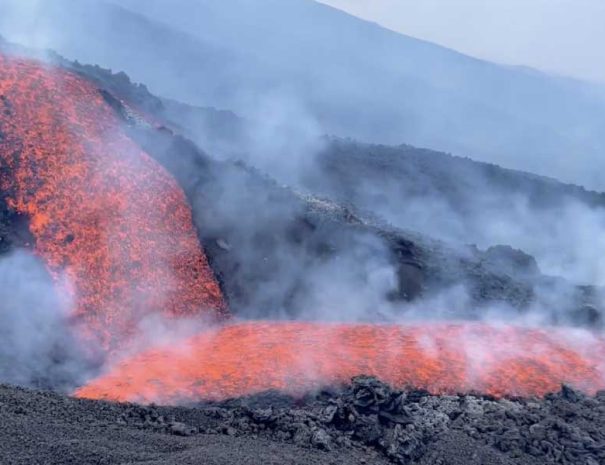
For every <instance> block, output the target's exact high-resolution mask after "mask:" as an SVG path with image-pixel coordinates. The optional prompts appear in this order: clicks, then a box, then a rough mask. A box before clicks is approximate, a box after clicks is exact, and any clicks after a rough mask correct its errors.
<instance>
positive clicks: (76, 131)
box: [0, 54, 225, 349]
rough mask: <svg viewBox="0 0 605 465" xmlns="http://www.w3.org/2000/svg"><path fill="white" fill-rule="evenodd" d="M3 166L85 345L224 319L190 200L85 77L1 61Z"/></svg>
mask: <svg viewBox="0 0 605 465" xmlns="http://www.w3.org/2000/svg"><path fill="white" fill-rule="evenodd" d="M0 164H1V167H2V171H1V172H0V174H1V178H0V187H1V188H2V190H3V191H4V192H5V193H7V194H8V204H9V206H10V207H12V208H13V209H15V210H16V211H17V212H19V213H21V214H23V215H26V216H27V217H28V218H29V221H30V230H31V232H32V233H33V236H34V237H35V241H36V243H35V249H36V252H37V253H38V254H39V255H40V256H41V257H43V259H44V260H45V261H46V263H47V265H48V268H49V270H50V271H51V273H52V274H53V276H55V278H57V280H58V279H59V277H61V278H67V279H66V280H65V281H67V282H69V283H70V285H69V289H68V290H69V293H70V294H71V295H72V297H73V299H74V301H75V309H74V321H75V322H76V323H78V326H79V327H80V328H81V332H82V333H83V336H84V338H85V339H87V338H88V339H89V340H91V339H92V340H94V341H96V342H97V343H99V344H100V345H101V346H103V347H104V348H106V349H108V348H114V347H118V346H120V344H121V343H122V342H124V341H126V340H127V339H128V338H130V337H131V336H132V334H133V333H134V331H135V329H136V325H137V323H138V322H139V321H140V320H141V319H142V318H144V317H145V316H147V315H151V314H163V315H167V316H171V317H174V316H187V315H190V316H194V315H199V314H200V312H201V311H202V310H203V311H207V312H209V313H210V314H221V313H223V312H224V311H225V305H224V303H223V300H222V296H221V293H220V289H219V287H218V284H217V282H216V280H215V278H214V276H213V274H212V271H211V270H210V267H209V266H208V263H207V261H206V258H205V255H204V253H203V251H202V249H201V247H200V243H199V241H198V239H197V236H196V234H195V230H194V228H193V225H192V218H191V211H190V209H189V206H188V204H187V201H186V198H185V196H184V193H183V192H182V190H181V189H180V187H179V186H178V185H177V183H176V182H175V180H174V179H172V178H171V177H170V176H169V175H168V173H167V172H165V170H164V169H163V168H162V167H161V166H160V165H158V164H157V163H156V162H155V161H154V160H152V159H151V158H150V157H149V156H148V155H147V154H146V153H144V152H143V151H141V149H140V148H139V147H138V146H137V145H136V144H135V143H134V142H133V141H132V140H131V139H129V137H128V136H127V135H126V133H125V132H124V130H123V128H122V126H121V121H120V120H119V118H118V117H117V116H116V114H115V113H114V111H113V110H112V108H111V107H110V106H109V105H108V104H107V103H106V101H105V100H104V99H103V97H102V96H101V94H100V92H99V90H98V89H97V88H96V87H95V86H94V85H93V84H91V83H90V82H89V81H87V80H86V79H85V78H83V77H81V76H78V75H76V74H75V73H72V72H69V71H67V70H64V69H61V68H58V67H51V66H46V65H44V64H42V63H40V62H37V61H34V60H29V59H22V58H17V57H13V56H8V55H2V54H0ZM61 281H64V280H63V279H61Z"/></svg>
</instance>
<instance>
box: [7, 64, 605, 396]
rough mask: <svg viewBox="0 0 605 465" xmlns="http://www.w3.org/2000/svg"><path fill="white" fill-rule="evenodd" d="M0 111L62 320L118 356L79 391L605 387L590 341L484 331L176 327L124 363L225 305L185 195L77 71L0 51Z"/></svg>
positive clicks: (598, 352) (18, 204) (513, 391)
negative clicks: (151, 332)
mask: <svg viewBox="0 0 605 465" xmlns="http://www.w3.org/2000/svg"><path fill="white" fill-rule="evenodd" d="M0 114H1V116H0V131H1V134H2V137H1V139H0V161H1V162H2V178H1V183H2V189H3V190H4V191H5V192H6V193H7V194H8V201H9V205H10V206H11V207H12V208H13V209H15V210H16V211H17V212H18V213H20V214H22V215H25V216H27V217H28V218H29V220H30V230H31V232H32V233H33V235H34V237H35V239H36V247H35V250H36V253H37V254H38V255H39V256H41V257H42V258H43V259H44V261H45V262H46V264H47V267H48V269H49V270H50V272H51V274H53V276H54V277H55V280H56V282H57V286H58V287H59V289H60V290H62V291H63V292H66V293H67V294H68V295H69V296H70V297H71V298H72V299H73V302H74V307H73V309H72V310H71V314H70V319H71V321H70V324H69V328H70V329H71V330H72V331H73V332H74V333H75V334H76V335H78V336H79V339H80V340H81V341H82V342H81V343H82V344H84V346H83V347H84V348H92V349H94V348H96V347H97V346H101V347H102V348H104V349H109V350H111V351H112V352H113V354H114V355H115V357H117V358H118V359H119V358H122V360H121V361H120V362H118V363H117V364H114V365H108V366H107V367H106V372H107V374H106V375H104V376H102V377H101V378H99V379H97V380H96V381H92V382H91V383H90V384H88V385H87V386H84V387H82V388H81V389H80V390H78V392H77V394H78V395H80V396H83V397H92V398H108V399H114V400H139V401H145V402H149V401H157V402H166V403H177V402H183V401H195V400H201V399H204V398H210V399H221V398H225V397H230V396H236V395H244V394H250V393H254V392H259V391H262V390H265V389H282V390H284V391H286V392H291V393H302V392H304V391H305V390H308V389H313V388H316V387H318V386H321V385H323V384H338V383H344V382H346V381H347V380H348V379H349V378H350V377H351V376H355V375H358V374H374V375H377V376H379V377H381V378H383V379H384V380H385V381H388V382H391V383H393V384H394V385H397V386H407V385H411V386H414V387H424V388H427V389H429V390H431V391H432V392H435V393H444V392H457V391H469V390H479V391H482V392H488V393H492V394H494V395H540V394H544V393H545V392H548V391H551V390H556V389H557V388H558V386H559V384H560V383H562V382H567V383H569V384H572V385H574V386H576V387H578V388H580V389H584V390H586V391H588V392H594V391H595V390H597V389H599V388H601V387H604V386H605V378H604V373H605V372H604V367H603V362H602V360H603V359H604V357H603V356H604V355H605V346H604V343H603V340H602V339H600V338H598V337H596V336H592V335H591V334H589V333H587V332H584V333H581V334H576V333H569V332H564V331H546V330H528V329H520V328H515V327H493V326H487V325H470V324H467V325H464V324H459V325H446V324H439V325H428V324H424V325H417V326H395V325H393V326H379V325H369V324H368V325H347V324H327V323H324V324H321V323H268V322H266V323H241V324H229V325H227V326H224V327H222V328H219V329H216V330H212V331H205V332H201V333H199V334H197V335H194V336H192V337H189V338H187V339H180V338H178V337H177V336H178V335H172V336H173V337H169V338H168V339H167V340H169V341H170V342H169V343H168V344H166V343H165V340H164V341H158V340H147V341H146V342H147V345H148V347H146V348H144V350H142V351H141V352H140V353H139V354H135V355H134V356H132V355H131V354H130V352H131V350H132V347H131V346H130V345H131V344H132V342H133V341H134V340H136V336H137V330H138V329H140V327H141V325H142V324H143V323H144V322H147V323H148V322H149V321H150V320H149V318H148V317H149V316H154V315H162V316H166V317H168V318H170V319H172V320H174V321H176V322H177V323H178V322H184V321H185V322H188V321H191V320H195V321H199V320H203V318H204V316H205V315H208V314H210V315H214V316H224V315H225V314H226V307H225V303H224V301H223V297H222V295H221V292H220V289H219V287H218V284H217V282H216V280H215V278H214V276H213V274H212V272H211V270H210V267H209V266H208V263H207V260H206V257H205V255H204V252H203V250H202V248H201V245H200V243H199V241H198V239H197V237H196V234H195V230H194V227H193V224H192V216H191V212H190V209H189V207H188V205H187V202H186V199H185V196H184V194H183V192H182V191H181V189H180V188H179V186H178V185H177V183H176V181H175V180H174V179H172V178H171V177H170V176H169V175H168V174H167V173H166V171H164V169H163V168H161V167H160V166H159V165H158V164H157V163H156V162H154V161H153V160H152V159H151V158H150V157H149V156H148V155H147V154H146V153H145V152H143V151H142V150H141V149H140V147H139V146H137V145H136V144H135V143H134V142H133V141H132V140H131V139H130V138H129V137H128V136H127V135H126V133H125V132H124V131H123V129H122V128H121V122H120V120H119V119H118V118H117V116H116V114H115V113H114V110H113V108H112V107H111V106H110V105H109V104H108V103H107V101H106V99H105V98H104V97H103V95H102V94H101V93H100V92H99V91H98V89H97V88H96V87H95V86H93V85H92V84H91V83H90V82H88V81H87V80H86V79H85V78H83V77H81V76H78V75H76V74H74V73H71V72H68V71H66V70H63V69H60V68H57V67H52V66H45V65H43V64H41V63H39V62H35V61H32V60H29V59H23V58H15V57H11V56H7V55H0ZM200 208H203V205H202V206H200ZM354 265H355V261H353V262H352V264H351V266H354ZM330 270H331V273H332V275H334V276H336V274H337V270H332V269H330ZM326 274H327V273H326ZM59 277H61V279H60V280H59ZM63 277H65V279H66V282H67V284H63V283H64V280H63ZM318 278H319V277H318ZM322 279H323V275H322ZM325 282H326V283H330V282H331V281H329V280H328V281H325ZM332 283H333V281H332ZM348 289H349V288H348V287H347V291H348ZM343 293H344V291H343V292H337V293H336V295H343ZM355 295H356V296H359V295H361V294H360V293H358V294H355ZM353 300H354V299H351V301H353ZM345 310H346V309H344V310H343V312H344V311H345ZM5 311H10V309H9V308H6V309H5ZM32 315H33V314H32ZM572 336H578V337H572ZM129 346H130V347H129ZM113 360H116V358H114V359H113Z"/></svg>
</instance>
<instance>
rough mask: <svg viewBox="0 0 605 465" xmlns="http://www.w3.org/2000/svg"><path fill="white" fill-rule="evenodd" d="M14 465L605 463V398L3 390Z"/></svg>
mask: <svg viewBox="0 0 605 465" xmlns="http://www.w3.org/2000/svg"><path fill="white" fill-rule="evenodd" d="M0 418H2V421H0V457H1V458H2V460H1V463H2V464H7V465H8V464H10V465H13V464H28V465H29V464H82V465H84V464H118V463H119V464H127V463H129V464H131V463H146V464H160V463H161V464H173V463H174V464H189V463H191V464H193V463H196V464H197V463H205V464H228V463H250V464H252V463H254V464H256V463H276V464H277V463H289V464H316V463H317V464H320V463H321V464H324V463H325V464H345V463H360V464H362V463H368V464H370V463H372V464H382V463H385V464H386V463H397V464H425V465H428V464H441V465H446V464H452V465H453V464H477V465H480V464H481V465H489V464H511V465H512V464H528V465H529V464H574V465H581V464H585V465H599V464H603V463H605V393H600V394H599V395H597V396H596V397H587V396H584V395H583V394H580V393H578V392H576V391H574V390H572V389H569V388H567V387H563V388H562V390H561V391H560V392H559V393H556V394H552V395H549V396H546V398H544V399H533V400H514V399H513V400H494V399H490V398H486V397H478V396H431V395H429V394H427V393H426V392H423V391H407V392H401V391H396V390H393V389H391V388H390V387H389V386H387V385H385V384H383V383H381V382H379V381H377V380H376V379H374V378H369V377H358V378H355V379H354V380H353V381H352V383H351V385H350V386H348V387H347V388H345V389H342V390H338V391H322V392H319V393H317V394H314V395H313V396H309V397H308V398H306V399H302V400H300V399H298V400H296V399H292V398H289V397H286V396H283V395H280V394H277V393H267V394H263V395H258V396H254V397H249V398H244V399H236V400H231V401H228V402H223V403H218V404H204V405H197V406H192V407H179V408H175V407H158V406H140V405H133V404H113V403H106V402H97V401H86V400H77V399H71V398H68V397H64V396H61V395H58V394H54V393H47V392H36V391H29V390H25V389H21V388H15V387H9V386H2V387H0Z"/></svg>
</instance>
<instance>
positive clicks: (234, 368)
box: [77, 322, 605, 403]
mask: <svg viewBox="0 0 605 465" xmlns="http://www.w3.org/2000/svg"><path fill="white" fill-rule="evenodd" d="M570 337H571V335H570V334H569V333H566V332H565V331H561V330H559V331H552V332H546V331H543V330H531V329H522V328H516V327H490V326H486V325H480V324H477V325H473V324H466V325H446V324H424V325H420V326H382V325H340V324H319V323H265V322H258V323H246V324H235V325H229V326H226V327H224V328H222V329H219V330H216V331H209V332H206V333H202V334H200V335H197V336H195V337H193V338H190V339H189V340H187V341H185V342H183V343H181V344H176V345H174V344H173V345H169V346H164V347H158V348H152V349H150V350H148V351H145V352H143V353H141V354H139V355H137V356H135V357H134V358H132V359H128V360H126V361H124V362H122V363H121V364H119V365H118V366H117V367H116V368H115V369H114V370H112V371H111V372H110V373H109V374H108V375H107V376H105V377H102V378H100V379H98V380H96V381H93V382H92V383H90V384H89V385H87V386H85V387H83V388H81V389H80V390H78V391H77V395H78V396H81V397H89V398H94V399H98V398H101V399H109V400H117V401H138V402H156V403H183V402H195V401H198V400H200V399H214V400H220V399H225V398H228V397H238V396H244V395H250V394H256V393H259V392H263V391H267V390H272V389H278V390H281V391H284V392H288V393H291V394H295V395H296V394H299V395H300V394H304V393H305V392H306V391H310V390H313V389H317V388H320V387H322V386H334V385H339V384H344V383H346V382H347V381H349V380H350V379H351V378H352V377H354V376H356V375H359V374H369V375H374V376H377V377H379V378H380V379H382V380H384V381H386V382H388V383H390V384H392V385H393V386H397V387H415V388H424V389H427V390H429V391H430V392H432V393H435V394H444V393H449V394H456V393H461V392H481V393H487V394H491V395H494V396H503V395H510V396H534V395H536V396H538V395H544V394H546V393H548V392H554V391H556V390H558V389H559V388H560V386H561V383H562V382H564V383H568V384H570V385H572V386H574V387H576V388H579V389H582V390H584V391H586V392H589V393H594V392H595V391H597V390H598V389H600V388H602V387H603V386H605V384H604V383H605V362H603V360H604V358H603V357H604V356H605V341H604V340H603V339H600V338H596V337H594V336H591V335H590V334H589V333H587V332H582V333H581V334H575V338H580V340H582V341H583V342H582V343H579V342H578V340H575V341H574V340H572V339H571V338H570Z"/></svg>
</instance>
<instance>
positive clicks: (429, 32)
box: [321, 0, 605, 82]
mask: <svg viewBox="0 0 605 465" xmlns="http://www.w3.org/2000/svg"><path fill="white" fill-rule="evenodd" d="M321 1H322V2H323V3H326V4H328V5H331V6H334V7H336V8H340V9H343V10H346V11H348V12H350V13H352V14H354V15H356V16H360V17H362V18H364V19H368V20H371V21H375V22H377V23H379V24H381V25H383V26H385V27H388V28H390V29H393V30H396V31H399V32H402V33H405V34H408V35H411V36H414V37H418V38H422V39H426V40H428V41H431V42H436V43H439V44H441V45H445V46H447V47H450V48H453V49H456V50H459V51H461V52H464V53H467V54H469V55H473V56H476V57H480V58H486V59H490V60H492V61H497V62H500V63H508V64H522V65H529V66H532V67H535V68H540V69H542V70H546V71H553V72H556V73H559V74H565V75H569V76H574V77H579V78H583V79H588V80H594V81H601V82H605V0H321Z"/></svg>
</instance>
